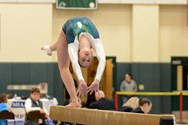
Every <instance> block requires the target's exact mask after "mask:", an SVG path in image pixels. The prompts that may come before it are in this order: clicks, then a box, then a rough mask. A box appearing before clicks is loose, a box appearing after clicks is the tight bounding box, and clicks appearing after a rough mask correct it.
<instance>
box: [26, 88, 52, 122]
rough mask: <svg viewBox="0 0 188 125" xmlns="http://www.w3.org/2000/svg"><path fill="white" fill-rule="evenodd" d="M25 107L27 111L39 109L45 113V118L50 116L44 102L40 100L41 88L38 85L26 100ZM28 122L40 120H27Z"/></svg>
mask: <svg viewBox="0 0 188 125" xmlns="http://www.w3.org/2000/svg"><path fill="white" fill-rule="evenodd" d="M25 109H26V113H29V112H30V111H35V110H38V111H40V113H41V114H44V115H45V118H48V117H49V116H48V114H47V111H46V109H45V107H44V106H43V103H42V102H41V101H40V89H39V88H37V87H33V88H32V89H31V92H30V97H29V98H27V99H26V101H25ZM27 123H28V124H30V123H31V124H38V120H27Z"/></svg>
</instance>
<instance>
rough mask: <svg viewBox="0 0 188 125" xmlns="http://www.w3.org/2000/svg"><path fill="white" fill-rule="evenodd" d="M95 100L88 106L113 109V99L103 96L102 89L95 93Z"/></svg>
mask: <svg viewBox="0 0 188 125" xmlns="http://www.w3.org/2000/svg"><path fill="white" fill-rule="evenodd" d="M95 99H96V102H93V103H92V104H91V106H90V107H89V108H91V109H100V110H115V105H114V101H113V100H111V99H108V98H106V97H105V94H104V92H103V91H102V90H99V91H98V92H96V93H95Z"/></svg>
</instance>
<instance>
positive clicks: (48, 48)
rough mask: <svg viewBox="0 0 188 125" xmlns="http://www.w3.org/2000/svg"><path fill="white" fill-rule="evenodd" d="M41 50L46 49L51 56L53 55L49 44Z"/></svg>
mask: <svg viewBox="0 0 188 125" xmlns="http://www.w3.org/2000/svg"><path fill="white" fill-rule="evenodd" d="M41 50H44V51H45V52H46V53H47V54H48V55H49V56H51V55H52V50H51V49H50V46H49V45H46V46H43V47H41Z"/></svg>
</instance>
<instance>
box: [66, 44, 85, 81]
mask: <svg viewBox="0 0 188 125" xmlns="http://www.w3.org/2000/svg"><path fill="white" fill-rule="evenodd" d="M78 47H79V43H77V42H74V43H70V44H69V45H68V53H69V57H70V60H71V62H72V68H73V70H74V72H75V74H76V76H77V78H78V80H79V81H81V80H84V78H83V75H82V72H81V68H80V65H79V64H78Z"/></svg>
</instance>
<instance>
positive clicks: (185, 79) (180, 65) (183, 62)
mask: <svg viewBox="0 0 188 125" xmlns="http://www.w3.org/2000/svg"><path fill="white" fill-rule="evenodd" d="M171 71H172V72H171V82H172V84H171V85H172V86H171V90H172V91H188V57H172V58H171ZM183 100H184V101H183V110H188V107H187V106H185V105H186V104H188V97H183ZM177 102H179V97H177V96H172V102H171V103H172V111H178V110H179V103H177Z"/></svg>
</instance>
